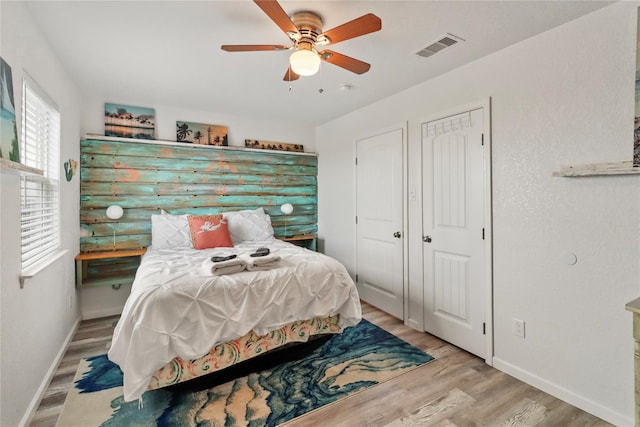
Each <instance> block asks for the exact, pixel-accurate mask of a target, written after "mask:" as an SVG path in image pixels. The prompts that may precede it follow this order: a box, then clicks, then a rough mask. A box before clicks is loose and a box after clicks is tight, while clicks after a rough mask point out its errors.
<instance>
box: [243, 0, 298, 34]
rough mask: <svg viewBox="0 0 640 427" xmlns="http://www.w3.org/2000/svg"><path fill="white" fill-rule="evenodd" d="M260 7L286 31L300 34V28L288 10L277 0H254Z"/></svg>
mask: <svg viewBox="0 0 640 427" xmlns="http://www.w3.org/2000/svg"><path fill="white" fill-rule="evenodd" d="M253 1H254V3H255V4H257V5H258V7H259V8H260V9H262V10H263V11H264V13H266V14H267V15H268V16H269V18H271V20H272V21H273V22H275V23H276V25H277V26H278V27H280V29H281V30H282V31H284V32H285V33H294V34H298V28H297V27H296V25H295V24H294V23H293V21H292V20H291V18H289V15H287V12H285V11H284V9H283V8H282V6H280V4H279V3H278V2H277V1H275V0H253Z"/></svg>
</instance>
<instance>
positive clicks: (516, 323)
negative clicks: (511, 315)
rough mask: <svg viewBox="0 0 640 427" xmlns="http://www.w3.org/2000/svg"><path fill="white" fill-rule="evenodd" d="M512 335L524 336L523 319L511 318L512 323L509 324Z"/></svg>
mask: <svg viewBox="0 0 640 427" xmlns="http://www.w3.org/2000/svg"><path fill="white" fill-rule="evenodd" d="M511 327H512V330H513V335H516V336H519V337H520V338H524V320H520V319H513V323H512V324H511Z"/></svg>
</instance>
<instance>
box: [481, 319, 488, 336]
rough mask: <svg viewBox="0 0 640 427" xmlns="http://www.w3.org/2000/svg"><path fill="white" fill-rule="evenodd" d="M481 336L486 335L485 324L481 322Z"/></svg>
mask: <svg viewBox="0 0 640 427" xmlns="http://www.w3.org/2000/svg"><path fill="white" fill-rule="evenodd" d="M482 335H487V324H486V323H485V322H482Z"/></svg>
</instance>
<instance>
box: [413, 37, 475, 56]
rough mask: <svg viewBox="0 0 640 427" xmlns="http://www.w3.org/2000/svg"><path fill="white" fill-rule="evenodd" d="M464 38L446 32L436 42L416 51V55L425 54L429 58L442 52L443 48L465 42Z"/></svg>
mask: <svg viewBox="0 0 640 427" xmlns="http://www.w3.org/2000/svg"><path fill="white" fill-rule="evenodd" d="M463 41H464V39H461V38H460V37H457V36H454V35H453V34H449V33H447V34H445V35H444V36H442V37H441V38H440V40H438V41H437V42H435V43H432V44H430V45H429V46H427V47H425V48H424V49H422V50H421V51H420V52H418V53H416V55H420V56H423V57H425V58H428V57H430V56H432V55H435V54H436V53H438V52H440V51H441V50H442V49H444V48H447V47H451V46H453V45H454V44H456V43H458V42H463Z"/></svg>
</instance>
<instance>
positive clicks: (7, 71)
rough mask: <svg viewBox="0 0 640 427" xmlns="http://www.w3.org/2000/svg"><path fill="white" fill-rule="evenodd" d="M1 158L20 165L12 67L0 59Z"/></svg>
mask: <svg viewBox="0 0 640 427" xmlns="http://www.w3.org/2000/svg"><path fill="white" fill-rule="evenodd" d="M0 158H1V159H7V160H11V161H12V162H16V163H20V144H18V130H17V129H16V108H15V102H14V97H13V77H12V76H11V67H10V66H9V64H7V63H6V62H5V60H4V59H2V58H0Z"/></svg>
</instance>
